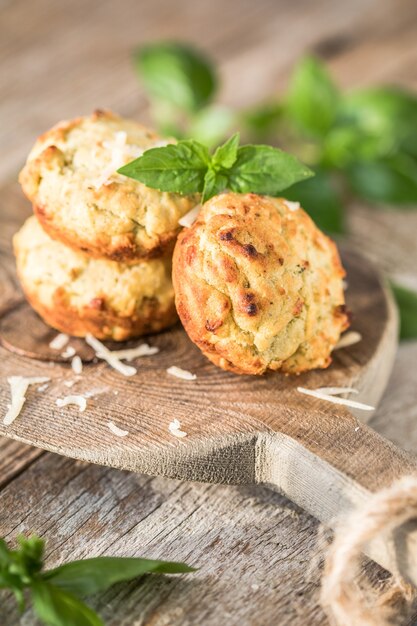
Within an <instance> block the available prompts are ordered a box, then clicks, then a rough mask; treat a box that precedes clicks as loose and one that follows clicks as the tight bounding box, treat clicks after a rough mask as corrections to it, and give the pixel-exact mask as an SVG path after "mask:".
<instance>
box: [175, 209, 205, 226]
mask: <svg viewBox="0 0 417 626" xmlns="http://www.w3.org/2000/svg"><path fill="white" fill-rule="evenodd" d="M200 210H201V204H197V206H195V207H194V208H193V209H191V211H188V213H186V214H185V215H183V216H182V217H181V218H180V219H179V220H178V224H179V225H180V226H184V228H189V227H190V226H192V225H193V224H194V222H195V221H196V219H197V217H198V214H199V213H200Z"/></svg>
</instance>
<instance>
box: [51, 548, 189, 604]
mask: <svg viewBox="0 0 417 626" xmlns="http://www.w3.org/2000/svg"><path fill="white" fill-rule="evenodd" d="M193 571H194V569H193V568H192V567H189V566H188V565H185V563H175V562H171V561H153V560H150V559H134V558H122V557H112V556H102V557H97V558H93V559H84V560H82V561H73V562H72V563H66V564H65V565H61V566H60V567H57V568H55V569H52V570H49V571H47V572H45V574H44V575H43V579H44V580H47V581H48V582H50V583H52V584H53V585H56V586H58V587H60V588H61V589H64V590H65V591H68V592H71V593H74V594H75V595H77V596H81V597H83V596H89V595H92V594H94V593H97V592H99V591H105V590H106V589H108V588H109V587H111V586H112V585H114V584H115V583H118V582H121V581H125V580H131V579H132V578H136V577H137V576H142V575H143V574H149V573H154V574H186V573H187V572H193Z"/></svg>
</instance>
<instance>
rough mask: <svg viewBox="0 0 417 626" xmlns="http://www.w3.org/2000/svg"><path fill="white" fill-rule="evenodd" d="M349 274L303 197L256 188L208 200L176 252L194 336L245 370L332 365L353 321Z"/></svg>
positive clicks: (177, 276)
mask: <svg viewBox="0 0 417 626" xmlns="http://www.w3.org/2000/svg"><path fill="white" fill-rule="evenodd" d="M343 276H344V270H343V268H342V265H341V262H340V259H339V255H338V252H337V248H336V246H335V244H334V243H333V242H332V241H331V240H330V239H329V238H328V237H326V236H325V235H324V234H323V233H322V232H321V231H320V230H319V229H318V228H317V227H316V226H315V224H314V223H313V221H312V220H311V219H310V217H309V216H308V215H307V214H306V213H305V212H304V211H303V210H302V209H301V208H299V207H298V205H297V204H296V203H292V202H291V203H290V202H288V203H287V202H286V201H285V200H284V199H282V198H269V197H265V196H258V195H255V194H245V195H242V194H235V193H224V194H221V195H219V196H215V197H214V198H212V199H211V200H209V201H208V202H207V203H206V204H205V205H204V206H203V208H202V210H201V212H200V215H199V217H198V219H197V221H196V222H195V223H194V224H193V226H191V227H190V228H188V229H185V230H183V231H182V233H181V234H180V236H179V238H178V240H177V244H176V247H175V251H174V259H173V282H174V289H175V299H176V306H177V311H178V314H179V316H180V319H181V321H182V323H183V325H184V327H185V329H186V331H187V333H188V335H189V336H190V338H191V340H192V341H194V343H196V344H197V345H198V346H199V347H200V348H201V350H202V351H203V353H204V354H205V355H206V356H207V357H208V358H209V359H210V360H211V361H212V362H213V363H215V364H216V365H219V366H220V367H222V368H223V369H228V370H232V371H234V372H236V373H238V374H262V373H263V372H265V371H266V370H268V369H271V370H282V371H283V372H286V373H294V374H298V373H300V372H304V371H306V370H310V369H313V368H324V367H327V366H328V365H329V363H330V360H331V359H330V353H331V351H332V348H333V347H334V345H335V344H336V343H337V341H338V339H339V336H340V334H341V332H342V331H343V330H345V329H346V328H347V326H348V317H347V314H346V307H345V301H344V292H343V281H342V279H343Z"/></svg>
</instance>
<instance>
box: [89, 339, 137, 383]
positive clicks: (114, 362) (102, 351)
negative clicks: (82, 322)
mask: <svg viewBox="0 0 417 626" xmlns="http://www.w3.org/2000/svg"><path fill="white" fill-rule="evenodd" d="M85 340H86V342H87V343H88V345H89V346H91V347H92V348H93V350H94V351H95V353H96V356H97V358H99V359H102V360H103V361H106V362H107V363H108V364H109V365H110V367H113V369H115V370H117V371H118V372H119V373H120V374H123V376H134V375H135V374H136V372H137V370H136V368H135V367H133V366H131V365H125V364H124V363H122V362H121V361H120V360H119V359H118V358H117V356H115V355H114V354H113V353H112V351H111V350H109V349H108V348H106V346H105V345H103V344H102V343H101V341H99V340H98V339H96V338H95V337H93V335H86V337H85Z"/></svg>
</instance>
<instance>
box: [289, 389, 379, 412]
mask: <svg viewBox="0 0 417 626" xmlns="http://www.w3.org/2000/svg"><path fill="white" fill-rule="evenodd" d="M326 389H329V388H328V387H327V388H326V387H321V388H318V389H306V388H305V387H297V391H298V392H299V393H304V394H305V395H307V396H312V397H313V398H318V399H319V400H327V401H328V402H333V404H343V405H344V406H348V407H351V408H352V409H361V410H362V411H374V410H375V407H373V406H370V405H369V404H363V403H362V402H355V401H354V400H349V399H347V398H339V397H337V394H338V393H345V392H346V389H349V388H347V387H339V389H338V391H335V390H337V387H330V390H331V391H332V393H329V392H328V391H327V393H326ZM323 390H324V391H323Z"/></svg>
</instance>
